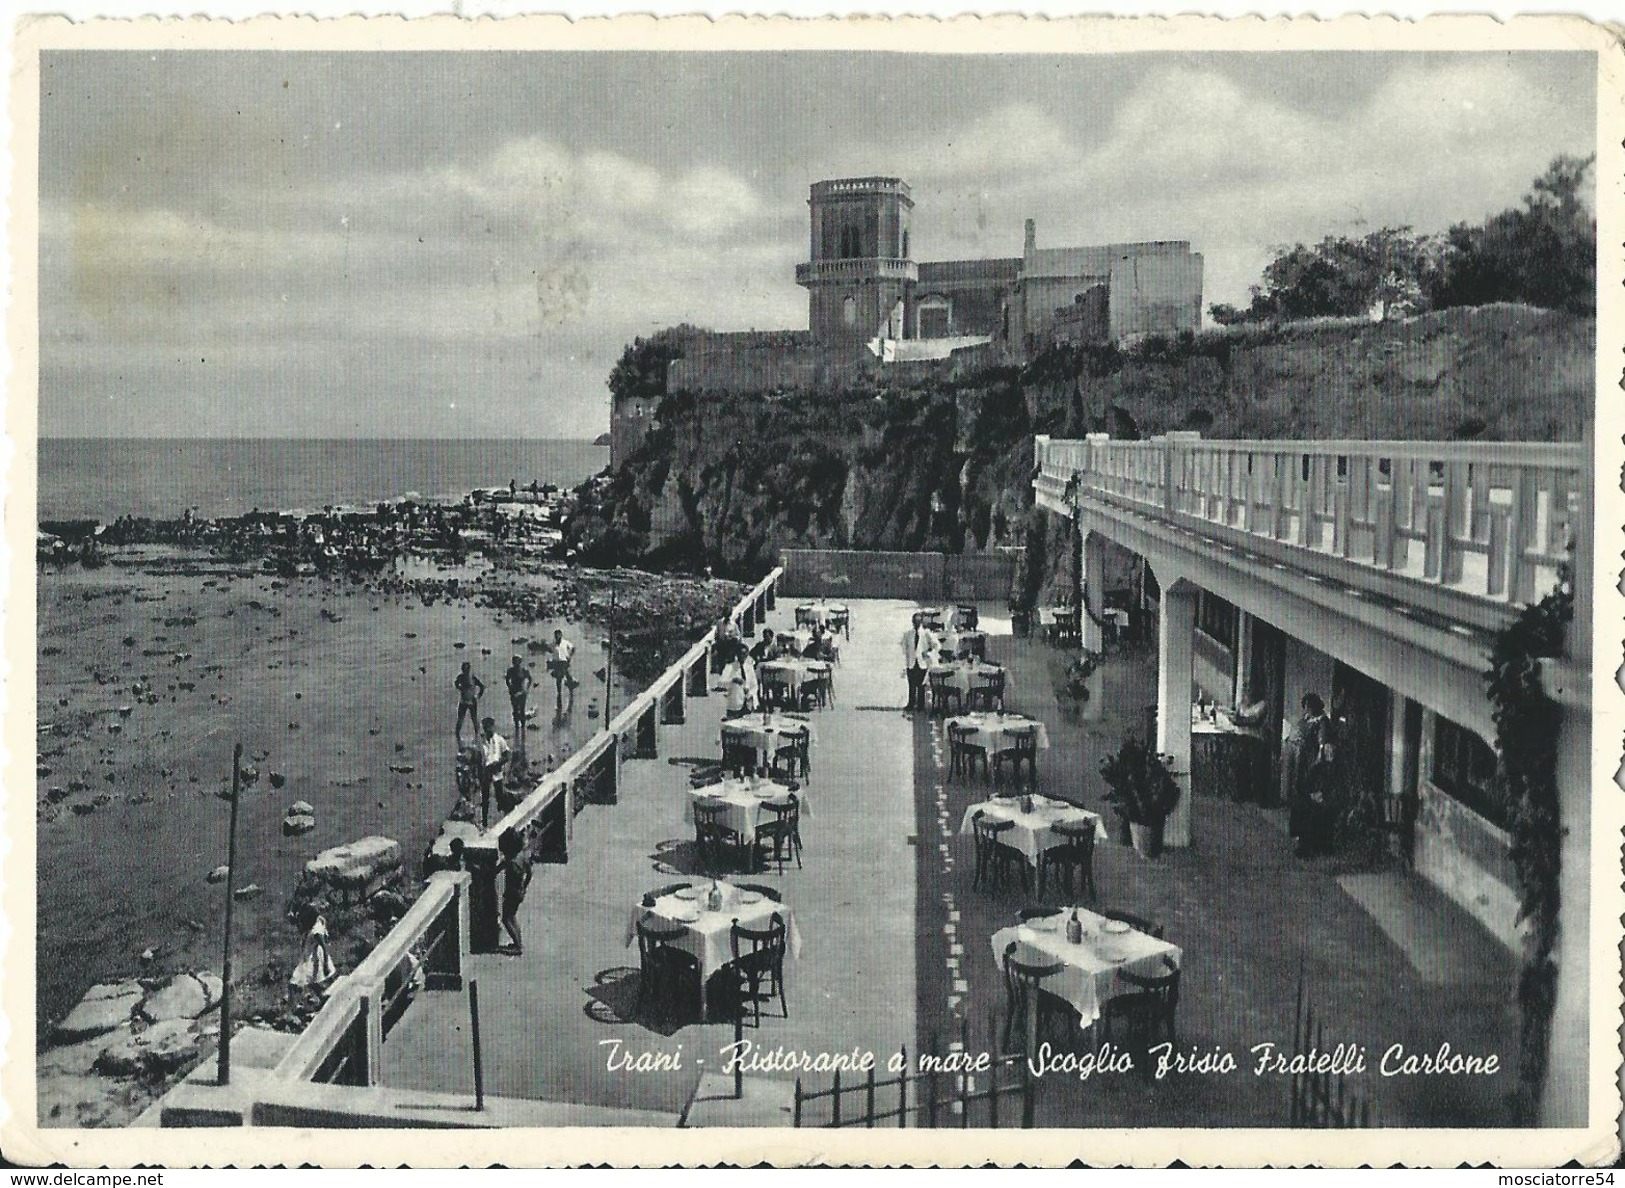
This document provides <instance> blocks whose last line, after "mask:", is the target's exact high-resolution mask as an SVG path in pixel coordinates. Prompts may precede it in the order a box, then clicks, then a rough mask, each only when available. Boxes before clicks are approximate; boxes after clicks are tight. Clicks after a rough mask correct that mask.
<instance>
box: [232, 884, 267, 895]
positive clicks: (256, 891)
mask: <svg viewBox="0 0 1625 1188" xmlns="http://www.w3.org/2000/svg"><path fill="white" fill-rule="evenodd" d="M263 894H265V888H264V887H262V886H260V885H259V884H258V883H250V884H248V886H246V887H238V888H237V889H236V890H235V891H233V892H232V893H231V896H232V898H233V899H258V898H259V897H260V896H261V895H263Z"/></svg>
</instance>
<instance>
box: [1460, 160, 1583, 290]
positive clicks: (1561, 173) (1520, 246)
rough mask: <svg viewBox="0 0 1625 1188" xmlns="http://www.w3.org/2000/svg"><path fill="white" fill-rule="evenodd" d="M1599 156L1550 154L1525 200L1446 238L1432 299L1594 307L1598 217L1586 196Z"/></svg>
mask: <svg viewBox="0 0 1625 1188" xmlns="http://www.w3.org/2000/svg"><path fill="white" fill-rule="evenodd" d="M1595 162H1596V157H1594V156H1592V157H1585V158H1580V157H1573V156H1568V155H1566V154H1564V155H1559V156H1557V157H1555V158H1553V160H1552V163H1551V164H1550V165H1548V166H1547V167H1546V172H1545V173H1543V174H1541V175H1540V176H1539V177H1537V178H1536V179H1535V180H1534V182H1533V183H1532V184H1531V185H1530V189H1529V192H1528V193H1527V194H1525V195H1524V198H1523V205H1522V206H1521V207H1516V208H1513V209H1510V210H1504V211H1502V212H1501V213H1500V214H1497V215H1494V216H1492V217H1491V218H1490V219H1488V220H1487V221H1485V222H1484V223H1483V224H1481V225H1478V226H1473V225H1470V224H1467V223H1457V224H1456V225H1455V226H1453V227H1451V228H1450V230H1449V232H1447V234H1446V236H1445V252H1444V259H1443V261H1442V268H1441V270H1440V273H1439V275H1438V276H1437V277H1436V279H1435V284H1434V290H1433V293H1432V299H1433V302H1434V304H1436V305H1439V306H1450V305H1486V304H1488V303H1490V302H1493V301H1522V302H1527V303H1528V304H1530V305H1539V306H1544V307H1546V308H1548V309H1569V310H1576V311H1580V312H1588V313H1589V312H1593V311H1595V310H1596V308H1597V220H1596V217H1595V216H1594V215H1593V214H1592V212H1591V209H1590V207H1589V206H1588V204H1587V202H1586V200H1585V197H1584V194H1585V189H1586V180H1587V175H1588V174H1589V173H1590V171H1591V167H1592V165H1594V164H1595Z"/></svg>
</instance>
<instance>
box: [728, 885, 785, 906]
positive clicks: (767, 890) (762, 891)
mask: <svg viewBox="0 0 1625 1188" xmlns="http://www.w3.org/2000/svg"><path fill="white" fill-rule="evenodd" d="M734 886H735V887H737V888H738V889H739V890H741V891H754V892H756V894H758V895H761V896H765V897H766V898H768V899H771V900H772V901H773V902H774V903H783V902H784V895H783V894H782V893H781V892H780V891H779V889H778V888H777V887H769V886H768V885H767V884H766V883H735V884H734Z"/></svg>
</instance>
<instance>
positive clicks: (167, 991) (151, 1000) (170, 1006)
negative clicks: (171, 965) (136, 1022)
mask: <svg viewBox="0 0 1625 1188" xmlns="http://www.w3.org/2000/svg"><path fill="white" fill-rule="evenodd" d="M208 1006H209V996H208V993H207V992H206V991H205V990H204V989H203V983H202V982H200V981H198V980H197V979H196V978H194V977H193V976H192V975H191V974H185V973H183V974H176V975H175V976H174V978H172V979H171V980H170V983H169V985H167V986H165V987H164V988H163V989H161V990H156V991H154V992H153V993H152V994H149V995H148V996H147V999H146V1001H145V1002H143V1003H142V1004H141V1014H142V1017H143V1018H145V1019H146V1020H147V1021H148V1022H149V1023H162V1022H164V1021H165V1020H166V1019H196V1018H197V1017H198V1016H199V1015H201V1014H202V1013H203V1012H204V1011H205V1010H207V1009H208Z"/></svg>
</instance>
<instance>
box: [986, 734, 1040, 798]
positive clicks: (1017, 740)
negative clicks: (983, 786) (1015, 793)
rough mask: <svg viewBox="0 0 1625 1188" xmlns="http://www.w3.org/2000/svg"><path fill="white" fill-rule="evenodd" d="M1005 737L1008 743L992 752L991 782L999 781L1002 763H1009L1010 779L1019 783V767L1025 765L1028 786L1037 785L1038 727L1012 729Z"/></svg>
mask: <svg viewBox="0 0 1625 1188" xmlns="http://www.w3.org/2000/svg"><path fill="white" fill-rule="evenodd" d="M1007 737H1008V738H1009V740H1010V745H1009V746H1008V747H1005V748H1003V749H1001V750H998V751H995V752H993V782H994V783H995V784H997V783H998V782H999V775H1000V773H1001V772H1002V771H1003V770H1004V765H1005V764H1007V763H1008V764H1009V765H1010V779H1011V780H1012V781H1013V782H1014V783H1017V784H1019V783H1020V782H1021V768H1022V765H1023V764H1025V765H1026V767H1027V784H1028V786H1029V787H1033V788H1036V787H1037V786H1038V728H1037V727H1036V726H1033V727H1028V728H1027V729H1025V730H1019V731H1012V732H1010V733H1009V734H1008V735H1007Z"/></svg>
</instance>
